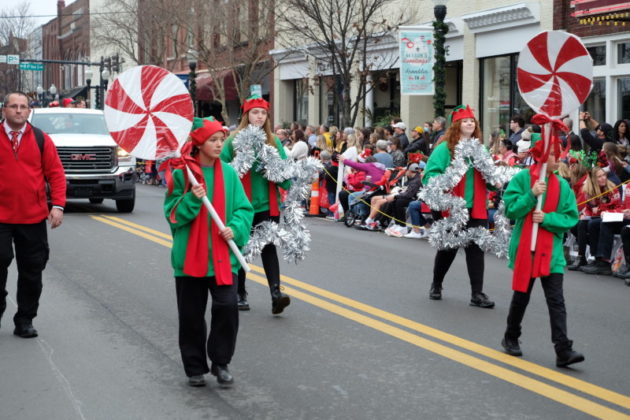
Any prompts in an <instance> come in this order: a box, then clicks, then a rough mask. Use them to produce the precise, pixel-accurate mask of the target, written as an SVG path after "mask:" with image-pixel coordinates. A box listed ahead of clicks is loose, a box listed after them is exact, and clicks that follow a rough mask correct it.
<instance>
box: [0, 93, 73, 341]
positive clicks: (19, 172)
mask: <svg viewBox="0 0 630 420" xmlns="http://www.w3.org/2000/svg"><path fill="white" fill-rule="evenodd" d="M2 113H3V115H4V120H3V121H2V122H1V123H0V173H1V174H2V176H0V191H1V192H2V197H3V198H2V200H0V318H1V317H2V314H3V313H4V310H5V309H6V306H7V305H6V295H7V291H6V283H7V274H8V268H9V265H11V261H12V260H13V257H14V253H13V247H14V246H15V258H16V261H17V270H18V280H17V306H18V309H17V313H16V314H15V316H14V317H13V322H14V323H15V330H14V331H13V333H14V334H15V335H17V336H19V337H22V338H32V337H37V330H35V328H33V318H35V317H36V316H37V309H38V307H39V297H40V295H41V293H42V272H43V271H44V268H45V267H46V262H47V261H48V253H49V249H48V237H47V232H46V219H48V222H49V223H50V226H51V228H52V229H55V228H56V227H58V226H59V225H61V222H62V221H63V207H64V206H65V204H66V178H65V175H64V172H63V166H62V165H61V161H60V160H59V156H58V155H57V149H56V148H55V145H54V144H53V142H52V140H51V139H50V137H48V135H47V134H44V133H42V132H41V131H39V130H37V129H36V128H35V127H33V126H32V125H31V124H30V123H28V121H27V120H28V117H29V115H30V113H31V109H30V108H29V101H28V97H27V96H26V95H25V94H24V93H22V92H13V93H10V94H8V95H7V96H6V97H5V100H4V107H3V108H2ZM36 131H39V134H36ZM46 181H48V183H49V184H50V194H51V201H52V209H51V210H50V211H49V210H48V202H47V197H46Z"/></svg>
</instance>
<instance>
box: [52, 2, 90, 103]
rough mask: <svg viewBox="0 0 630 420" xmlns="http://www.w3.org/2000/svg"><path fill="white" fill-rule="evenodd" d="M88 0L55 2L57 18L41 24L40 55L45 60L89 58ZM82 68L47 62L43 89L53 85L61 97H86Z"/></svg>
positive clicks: (79, 59) (82, 59)
mask: <svg viewBox="0 0 630 420" xmlns="http://www.w3.org/2000/svg"><path fill="white" fill-rule="evenodd" d="M89 13H90V3H89V0H75V1H74V2H73V3H71V4H69V5H68V6H66V4H65V1H64V0H59V1H58V2H57V17H56V18H54V19H52V20H51V21H50V22H48V23H46V24H45V25H43V27H42V44H43V48H42V55H43V58H44V59H48V60H66V61H89V57H90V24H89V22H90V21H89ZM84 74H85V69H84V66H81V65H76V64H63V65H61V64H46V67H45V71H44V77H43V86H42V87H43V88H44V89H48V88H49V87H50V85H52V84H54V85H55V86H56V87H57V90H58V92H59V95H60V96H73V97H76V96H83V97H85V96H86V92H85V86H84V85H85V76H84Z"/></svg>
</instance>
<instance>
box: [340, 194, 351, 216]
mask: <svg viewBox="0 0 630 420" xmlns="http://www.w3.org/2000/svg"><path fill="white" fill-rule="evenodd" d="M349 195H350V193H349V192H348V191H346V190H341V191H340V192H339V204H341V208H342V209H343V212H344V213H348V209H350V206H349V204H348V196H349Z"/></svg>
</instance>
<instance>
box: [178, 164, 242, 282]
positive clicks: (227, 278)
mask: <svg viewBox="0 0 630 420" xmlns="http://www.w3.org/2000/svg"><path fill="white" fill-rule="evenodd" d="M212 206H213V207H214V209H215V210H216V212H217V214H218V215H219V218H220V219H221V220H223V221H225V184H224V181H223V167H222V165H221V160H220V159H216V160H215V161H214V187H213V192H212ZM211 235H212V265H213V266H214V275H215V277H216V282H217V285H218V286H225V285H231V284H232V264H231V262H230V253H229V250H228V245H227V242H226V241H225V240H224V239H223V238H222V237H221V235H220V234H219V228H218V226H217V225H216V223H214V222H213V223H212V226H211ZM184 273H186V274H188V275H189V276H192V277H205V276H206V274H207V273H208V209H206V206H201V210H200V211H199V214H198V215H197V217H196V218H195V220H194V221H193V223H192V225H191V227H190V235H189V237H188V245H187V247H186V260H185V261H184Z"/></svg>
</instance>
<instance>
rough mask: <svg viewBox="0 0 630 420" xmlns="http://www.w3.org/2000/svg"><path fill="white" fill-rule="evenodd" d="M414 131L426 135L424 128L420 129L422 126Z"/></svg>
mask: <svg viewBox="0 0 630 420" xmlns="http://www.w3.org/2000/svg"><path fill="white" fill-rule="evenodd" d="M413 131H415V132H416V133H418V134H422V133H424V128H422V127H420V126H417V127H415V128H414V129H413Z"/></svg>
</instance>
